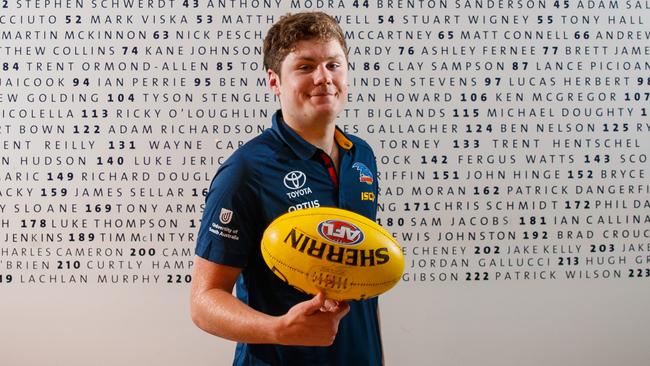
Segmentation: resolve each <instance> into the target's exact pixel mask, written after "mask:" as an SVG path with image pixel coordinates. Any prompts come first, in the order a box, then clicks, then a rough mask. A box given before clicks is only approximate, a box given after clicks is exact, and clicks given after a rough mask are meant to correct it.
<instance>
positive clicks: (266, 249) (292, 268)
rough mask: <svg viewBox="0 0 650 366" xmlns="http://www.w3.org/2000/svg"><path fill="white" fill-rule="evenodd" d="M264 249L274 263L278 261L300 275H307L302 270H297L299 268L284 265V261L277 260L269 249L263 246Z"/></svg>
mask: <svg viewBox="0 0 650 366" xmlns="http://www.w3.org/2000/svg"><path fill="white" fill-rule="evenodd" d="M262 249H263V250H264V251H265V252H266V254H268V256H269V257H271V258H272V259H273V260H274V261H276V262H278V263H280V264H282V265H283V266H285V267H287V268H289V269H290V270H293V271H295V272H298V273H300V274H302V275H304V274H305V272H303V271H301V270H299V269H297V268H294V267H292V266H290V265H288V264H286V263H284V262H283V261H281V260H279V259H278V258H276V257H275V256H274V255H273V254H271V252H269V249H268V248H267V247H266V246H265V245H264V246H262Z"/></svg>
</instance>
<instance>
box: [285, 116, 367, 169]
mask: <svg viewBox="0 0 650 366" xmlns="http://www.w3.org/2000/svg"><path fill="white" fill-rule="evenodd" d="M272 129H273V130H274V131H275V132H276V133H277V134H278V136H280V139H281V140H282V141H284V143H285V144H287V145H288V146H289V148H290V149H291V150H293V152H294V153H295V154H296V155H297V156H298V157H299V158H300V159H302V160H307V159H311V157H312V156H314V154H315V153H316V152H317V151H318V150H320V149H319V148H317V147H316V146H314V145H312V144H310V143H309V142H307V141H305V139H303V138H302V137H300V135H298V134H297V133H296V132H295V131H294V130H292V129H291V127H289V126H288V125H287V123H286V122H285V121H284V119H283V118H282V111H281V110H277V111H276V112H275V113H274V114H273V127H272ZM334 139H335V140H336V143H337V144H338V145H339V146H340V147H341V148H343V149H344V150H346V151H349V150H350V149H352V147H353V146H354V145H353V144H352V141H350V139H349V138H348V137H347V136H345V134H344V133H343V131H341V130H340V129H339V128H338V127H336V130H335V131H334Z"/></svg>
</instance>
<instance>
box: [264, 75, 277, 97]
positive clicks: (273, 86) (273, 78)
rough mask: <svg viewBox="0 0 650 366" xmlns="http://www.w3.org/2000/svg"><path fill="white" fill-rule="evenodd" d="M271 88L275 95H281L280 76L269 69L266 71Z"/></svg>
mask: <svg viewBox="0 0 650 366" xmlns="http://www.w3.org/2000/svg"><path fill="white" fill-rule="evenodd" d="M266 74H267V77H268V82H269V88H271V91H273V94H275V95H280V75H278V74H276V73H275V71H273V70H271V69H268V70H267V71H266Z"/></svg>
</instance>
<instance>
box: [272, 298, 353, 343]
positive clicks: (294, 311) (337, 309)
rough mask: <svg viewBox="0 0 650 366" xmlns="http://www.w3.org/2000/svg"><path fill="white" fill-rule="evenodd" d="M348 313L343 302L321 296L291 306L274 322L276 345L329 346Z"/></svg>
mask: <svg viewBox="0 0 650 366" xmlns="http://www.w3.org/2000/svg"><path fill="white" fill-rule="evenodd" d="M349 311H350V305H349V304H348V303H346V302H338V301H333V300H327V299H325V294H323V293H322V292H321V293H319V294H318V295H316V296H314V298H312V299H311V300H307V301H304V302H301V303H298V304H296V305H294V306H293V307H292V308H291V309H289V311H288V312H287V313H286V314H285V315H283V316H281V317H279V318H278V321H279V324H278V330H277V332H278V333H277V336H278V342H279V343H280V344H285V345H303V346H331V345H332V343H334V338H336V333H337V332H338V329H339V322H340V321H341V319H342V318H343V317H344V316H345V315H346V314H347V313H348V312H349Z"/></svg>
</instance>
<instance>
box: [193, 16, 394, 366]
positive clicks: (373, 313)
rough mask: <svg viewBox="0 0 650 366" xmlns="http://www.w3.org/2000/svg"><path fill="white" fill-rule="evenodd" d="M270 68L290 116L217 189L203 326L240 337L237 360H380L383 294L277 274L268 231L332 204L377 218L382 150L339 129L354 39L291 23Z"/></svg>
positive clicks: (273, 44)
mask: <svg viewBox="0 0 650 366" xmlns="http://www.w3.org/2000/svg"><path fill="white" fill-rule="evenodd" d="M264 65H265V68H266V69H267V76H268V84H269V87H270V88H271V90H272V91H273V93H274V94H275V95H277V96H278V97H279V100H280V107H281V109H280V110H279V111H277V112H276V113H275V114H274V116H273V124H272V128H271V129H268V130H266V131H265V132H264V133H263V134H261V135H260V136H258V137H256V138H254V139H252V140H251V141H250V142H248V143H247V144H245V145H244V146H242V147H241V148H240V149H238V150H237V151H236V152H235V153H234V154H233V155H232V156H231V157H230V158H229V159H228V160H227V161H226V162H225V163H224V164H223V165H222V166H221V167H220V168H219V170H218V171H217V174H216V176H215V178H214V180H213V182H212V185H211V189H210V192H209V194H208V196H207V198H206V206H205V212H204V215H203V220H202V224H201V225H202V226H201V229H200V231H199V235H198V241H197V248H196V254H197V259H196V264H195V270H194V276H193V283H192V293H191V312H192V319H193V321H194V322H195V323H196V325H197V326H199V327H200V328H201V329H203V330H205V331H206V332H208V333H211V334H214V335H216V336H219V337H223V338H227V339H231V340H234V341H237V342H238V344H237V349H236V353H235V360H234V362H233V364H235V365H300V366H305V365H309V366H313V365H355V366H358V365H380V364H381V363H382V350H381V340H380V334H379V322H378V314H377V299H376V298H375V299H370V300H365V301H352V302H350V303H345V302H340V303H339V302H336V301H332V300H327V299H325V297H324V295H323V294H322V293H321V294H318V295H317V296H309V295H307V294H304V293H302V292H300V291H298V290H296V289H294V288H293V287H291V286H289V285H287V284H285V283H284V282H282V281H281V280H280V279H279V278H277V277H276V276H275V275H274V274H273V273H272V272H271V271H270V270H269V269H268V267H267V266H266V264H265V263H264V260H263V258H262V255H261V252H260V240H261V237H262V233H263V231H264V229H265V228H266V227H267V225H268V224H269V223H270V222H271V221H273V219H275V218H276V217H278V216H280V215H281V214H283V213H285V212H287V211H293V210H296V209H302V208H307V207H318V206H332V207H341V208H344V209H348V210H352V211H355V212H357V213H360V214H362V215H364V216H366V217H368V218H370V219H372V220H374V219H375V216H376V211H377V202H376V199H373V200H367V199H366V200H364V198H367V197H376V196H377V191H378V187H377V179H376V164H375V157H374V155H373V152H372V150H371V148H370V147H369V146H368V145H367V144H366V143H365V142H364V141H362V140H360V139H359V138H356V137H353V136H347V135H345V134H343V132H341V131H340V130H338V129H337V128H336V126H335V120H336V117H337V115H338V114H339V113H340V112H341V111H342V110H343V108H344V106H345V102H346V99H347V91H348V85H347V46H346V43H345V39H344V37H343V32H342V31H341V29H340V27H339V26H338V24H337V23H336V21H335V20H334V19H332V18H331V17H330V16H328V15H326V14H324V13H298V14H293V15H287V16H285V17H282V18H281V19H280V20H279V21H278V22H277V23H276V24H274V25H273V26H272V27H271V29H270V30H269V32H268V34H267V36H266V38H265V40H264ZM364 192H372V193H373V195H369V194H363V193H364ZM235 284H236V287H237V297H235V296H233V295H232V289H233V286H234V285H235Z"/></svg>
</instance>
